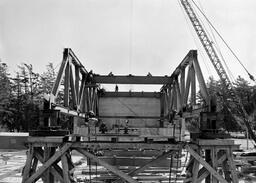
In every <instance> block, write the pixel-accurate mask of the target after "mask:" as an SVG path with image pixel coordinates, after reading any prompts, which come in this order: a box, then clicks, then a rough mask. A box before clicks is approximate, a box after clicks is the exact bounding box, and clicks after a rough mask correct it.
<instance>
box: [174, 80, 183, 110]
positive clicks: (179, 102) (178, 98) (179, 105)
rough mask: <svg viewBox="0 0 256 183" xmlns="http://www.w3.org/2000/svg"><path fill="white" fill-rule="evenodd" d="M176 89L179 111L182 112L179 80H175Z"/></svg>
mask: <svg viewBox="0 0 256 183" xmlns="http://www.w3.org/2000/svg"><path fill="white" fill-rule="evenodd" d="M175 89H176V97H177V111H182V97H181V93H180V87H179V83H178V80H175Z"/></svg>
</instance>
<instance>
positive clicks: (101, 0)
mask: <svg viewBox="0 0 256 183" xmlns="http://www.w3.org/2000/svg"><path fill="white" fill-rule="evenodd" d="M196 2H200V3H199V4H200V5H201V6H202V8H203V10H204V11H205V13H206V14H207V15H208V18H209V19H210V20H211V21H212V23H213V24H214V25H215V26H216V27H217V29H218V30H219V32H221V34H222V35H223V37H224V38H225V39H226V41H227V42H228V43H229V44H230V46H231V47H232V48H233V49H234V51H235V52H236V53H237V55H238V56H239V58H240V59H241V60H242V61H243V63H244V65H245V66H246V67H247V68H248V70H249V71H250V72H251V73H252V74H253V75H256V66H255V65H254V62H255V60H256V11H255V9H256V1H255V0H225V1H223V0H197V1H196ZM189 26H190V28H189ZM189 26H188V23H187V22H186V19H185V17H184V13H183V12H182V10H181V7H180V6H179V3H178V0H72V1H71V0H0V58H1V59H2V61H3V62H6V63H7V64H8V65H9V67H10V71H11V72H12V73H13V72H14V71H15V70H17V64H20V63H21V62H26V63H30V64H32V65H33V66H34V69H35V71H36V72H39V73H41V72H42V71H44V70H45V65H46V64H47V63H48V62H53V63H54V64H55V66H57V65H58V64H59V63H60V62H61V59H62V51H63V48H65V47H70V48H72V50H73V51H74V52H75V54H76V55H77V56H78V58H79V59H80V60H81V62H82V63H83V64H84V66H85V67H86V68H87V69H88V70H90V69H92V70H93V71H94V72H95V73H98V74H108V73H109V72H110V71H112V72H113V73H114V74H125V75H126V74H129V73H132V74H134V75H146V74H147V73H148V72H151V74H152V75H170V74H171V73H172V72H173V70H174V69H175V68H176V67H177V66H178V64H179V63H180V62H181V60H182V59H183V58H184V56H185V55H186V54H187V53H188V51H189V50H190V49H197V46H199V45H200V43H199V42H198V39H197V38H196V37H195V33H194V30H192V28H191V25H189ZM191 32H192V33H193V35H194V38H193V36H192V34H191ZM195 38H196V39H197V41H194V40H195ZM221 49H222V52H223V53H224V54H226V52H227V50H226V49H224V48H222V46H221ZM200 50H201V51H200V52H201V53H203V49H202V48H200ZM199 62H200V65H201V67H202V69H203V72H204V75H205V78H207V77H208V76H209V75H212V74H214V73H215V71H214V69H213V67H212V66H211V64H210V61H209V60H208V59H207V57H206V56H204V57H199ZM227 64H228V66H229V68H230V70H231V71H232V73H233V75H234V76H235V77H237V75H242V76H243V77H245V78H246V79H248V77H247V75H246V74H245V72H244V71H243V70H242V67H241V66H239V65H238V64H237V62H236V61H235V60H234V59H231V57H229V55H227Z"/></svg>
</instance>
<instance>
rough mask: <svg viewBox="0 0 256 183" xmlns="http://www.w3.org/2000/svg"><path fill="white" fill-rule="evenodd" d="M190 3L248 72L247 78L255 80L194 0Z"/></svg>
mask: <svg viewBox="0 0 256 183" xmlns="http://www.w3.org/2000/svg"><path fill="white" fill-rule="evenodd" d="M191 1H192V3H193V4H194V5H195V7H196V8H197V9H198V10H199V12H200V13H201V14H202V15H203V17H204V18H205V20H206V21H207V22H208V23H209V25H210V26H211V27H212V28H213V30H214V31H215V32H216V33H217V35H218V36H219V37H220V39H221V40H222V41H223V43H224V44H225V46H226V47H227V48H228V49H229V51H230V52H231V53H232V55H233V56H234V57H235V58H236V60H237V61H238V62H239V64H240V65H241V66H242V67H243V68H244V70H245V71H246V73H247V74H248V76H249V78H250V79H251V80H252V81H254V82H255V78H254V76H253V75H251V74H250V73H249V71H248V70H247V69H246V67H245V66H244V64H243V63H242V61H241V60H240V59H239V58H238V56H237V55H236V54H235V52H234V51H233V50H232V49H231V47H230V46H229V45H228V44H227V42H226V41H225V40H224V38H223V36H221V34H220V33H219V32H218V30H217V29H216V28H215V27H214V26H213V24H212V23H211V21H210V20H209V19H208V18H207V16H206V15H205V14H204V12H203V11H202V10H201V9H200V8H199V7H198V6H197V4H196V3H195V2H194V0H191Z"/></svg>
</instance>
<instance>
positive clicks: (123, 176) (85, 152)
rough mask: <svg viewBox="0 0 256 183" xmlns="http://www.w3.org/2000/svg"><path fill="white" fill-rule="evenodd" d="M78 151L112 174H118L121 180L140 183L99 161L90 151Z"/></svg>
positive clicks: (79, 149)
mask: <svg viewBox="0 0 256 183" xmlns="http://www.w3.org/2000/svg"><path fill="white" fill-rule="evenodd" d="M76 150H77V151H78V152H80V153H81V154H83V155H84V156H86V157H88V158H90V159H92V160H93V161H95V162H96V163H98V164H100V165H101V166H104V167H105V168H106V169H108V170H109V171H111V172H112V173H114V174H116V175H117V176H119V177H120V178H122V179H123V180H125V181H127V182H129V183H138V182H137V181H136V180H134V179H133V178H132V177H130V176H129V175H127V174H126V173H124V172H122V171H120V170H118V169H117V168H116V167H114V166H111V165H109V164H108V163H106V162H105V161H103V160H101V159H99V158H98V157H97V156H95V155H93V154H91V153H89V152H88V151H86V150H84V149H81V148H76Z"/></svg>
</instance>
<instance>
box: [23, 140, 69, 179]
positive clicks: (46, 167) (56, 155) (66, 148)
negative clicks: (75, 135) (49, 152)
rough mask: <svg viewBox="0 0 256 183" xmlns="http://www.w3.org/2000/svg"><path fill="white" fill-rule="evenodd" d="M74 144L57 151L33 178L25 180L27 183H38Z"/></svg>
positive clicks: (66, 145) (67, 144)
mask: <svg viewBox="0 0 256 183" xmlns="http://www.w3.org/2000/svg"><path fill="white" fill-rule="evenodd" d="M71 146H72V143H66V144H65V145H64V146H63V147H62V148H60V150H59V151H57V152H56V153H55V154H54V155H53V156H52V157H51V158H50V159H49V160H48V161H46V162H45V163H44V164H43V165H42V167H40V168H39V169H38V171H36V172H35V173H34V174H33V175H32V176H31V177H29V178H28V179H27V180H25V181H24V182H25V183H33V182H35V181H37V180H38V179H39V178H40V176H41V175H42V174H43V173H44V172H45V171H46V170H47V169H48V168H49V167H50V166H51V165H52V164H53V163H54V162H55V161H56V160H58V159H59V158H60V157H61V156H62V155H63V154H64V153H65V152H66V151H67V150H68V149H69V148H70V147H71Z"/></svg>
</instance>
